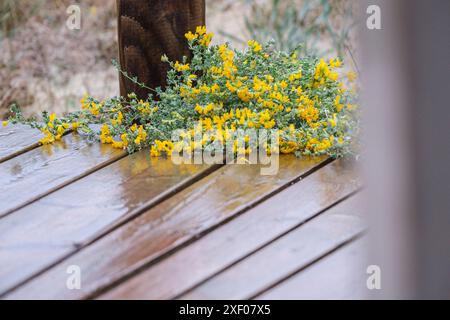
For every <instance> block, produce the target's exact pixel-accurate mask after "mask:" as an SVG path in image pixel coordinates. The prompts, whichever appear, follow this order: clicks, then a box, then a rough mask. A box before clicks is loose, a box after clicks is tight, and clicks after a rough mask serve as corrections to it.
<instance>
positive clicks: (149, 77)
mask: <svg viewBox="0 0 450 320" xmlns="http://www.w3.org/2000/svg"><path fill="white" fill-rule="evenodd" d="M117 7H118V19H119V21H118V30H119V61H120V64H121V66H122V69H123V70H124V71H127V72H128V74H129V75H131V76H133V77H134V76H135V77H137V78H138V80H139V82H143V83H145V84H146V86H148V87H150V88H156V87H159V86H165V85H166V74H167V71H168V65H167V64H166V63H162V62H161V56H162V55H164V54H166V55H167V56H168V57H169V59H170V60H171V61H176V60H179V61H181V60H182V57H183V56H186V57H190V56H191V53H190V51H189V48H188V45H187V41H186V39H185V37H184V35H185V33H187V32H188V31H195V28H196V27H197V26H203V25H205V0H117ZM120 92H121V95H122V96H125V95H127V94H128V93H131V92H135V93H136V94H137V95H138V97H139V98H141V99H145V98H147V96H148V94H149V93H150V92H149V91H148V90H147V89H145V88H141V87H139V86H137V85H136V84H134V83H132V82H131V81H129V80H127V79H126V78H125V77H123V76H122V75H121V77H120Z"/></svg>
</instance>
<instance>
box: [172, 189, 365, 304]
mask: <svg viewBox="0 0 450 320" xmlns="http://www.w3.org/2000/svg"><path fill="white" fill-rule="evenodd" d="M358 201H359V199H358V197H352V198H350V199H349V200H346V201H344V202H342V203H340V204H338V205H336V206H335V207H333V208H331V209H330V210H328V211H327V212H326V213H324V214H322V215H320V216H319V217H317V218H315V219H313V220H311V221H309V222H307V223H306V224H305V225H303V226H300V227H299V228H297V229H295V230H293V231H292V232H290V233H289V234H287V235H285V236H284V237H282V238H280V239H278V240H277V241H275V242H273V243H271V244H270V245H268V246H266V247H264V248H262V249H261V250H259V251H257V252H256V253H254V254H252V255H251V256H249V257H248V258H246V259H244V260H242V261H240V262H239V263H237V264H235V265H233V266H232V267H231V268H229V269H227V270H225V271H223V272H222V273H220V274H219V275H217V276H215V277H214V278H212V279H210V280H208V281H207V282H205V283H203V284H201V285H200V286H198V287H196V288H194V289H193V290H191V291H190V292H188V293H187V294H184V295H183V296H181V297H180V299H192V300H195V299H200V300H202V299H251V298H253V297H254V296H256V295H258V294H259V293H260V292H262V291H264V290H266V289H268V288H270V287H271V286H273V285H274V284H276V283H278V282H280V281H282V280H283V279H284V278H285V277H289V276H290V275H292V274H294V273H296V272H298V271H299V270H301V269H302V268H304V267H306V266H308V265H309V264H311V263H313V262H315V261H316V260H317V259H319V258H321V257H323V256H325V255H327V254H329V253H330V252H332V251H333V250H335V249H336V248H338V247H339V246H341V245H343V244H344V243H346V242H348V241H350V240H351V239H353V238H355V237H356V236H358V235H359V234H361V232H363V230H364V229H365V223H364V222H363V220H362V217H361V216H362V215H361V212H360V210H359V209H358V206H357V202H358Z"/></svg>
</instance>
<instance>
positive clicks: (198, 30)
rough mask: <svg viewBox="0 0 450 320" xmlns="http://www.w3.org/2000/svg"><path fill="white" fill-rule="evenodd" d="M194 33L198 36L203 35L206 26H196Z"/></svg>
mask: <svg viewBox="0 0 450 320" xmlns="http://www.w3.org/2000/svg"><path fill="white" fill-rule="evenodd" d="M195 33H197V35H199V36H202V35H204V34H205V33H206V26H198V27H197V29H196V31H195Z"/></svg>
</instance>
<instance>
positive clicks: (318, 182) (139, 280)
mask: <svg viewBox="0 0 450 320" xmlns="http://www.w3.org/2000/svg"><path fill="white" fill-rule="evenodd" d="M340 164H341V163H340V161H337V162H333V163H331V164H329V165H327V166H326V167H324V168H321V169H320V170H319V171H316V172H315V173H314V174H312V175H310V176H308V178H306V179H305V180H304V181H303V182H302V183H299V184H295V185H293V186H291V187H289V188H288V189H286V190H285V191H283V192H281V193H279V194H278V195H276V196H274V197H273V198H270V199H269V200H267V201H265V202H263V203H261V204H260V205H259V206H257V207H255V208H254V209H252V210H249V211H248V212H246V214H244V215H241V216H240V217H237V218H236V219H233V220H232V221H230V222H229V223H227V224H225V225H223V226H222V227H221V228H220V229H217V230H215V231H214V232H212V233H209V234H208V235H206V236H205V237H203V238H202V239H200V240H198V241H196V242H195V243H193V244H191V245H190V246H187V247H185V248H183V249H182V250H179V251H178V252H176V253H175V254H174V255H172V256H170V257H168V258H167V259H165V260H162V261H159V262H157V263H155V264H153V265H151V266H149V268H148V269H147V270H143V271H142V272H141V273H137V274H135V275H134V277H131V278H130V279H126V280H127V281H124V282H123V284H121V285H119V286H118V287H116V288H111V289H112V290H111V291H110V292H104V295H103V296H101V297H100V298H114V299H116V298H118V299H121V298H127V299H128V298H130V299H172V298H176V297H178V296H179V295H182V294H183V293H184V292H186V291H189V290H190V289H191V288H193V287H195V286H196V285H197V284H198V283H202V282H204V281H206V280H208V279H210V278H211V277H214V276H215V275H217V274H218V273H220V272H221V271H222V270H224V269H226V268H228V267H230V266H232V265H234V264H236V263H238V262H239V261H242V260H243V259H245V258H246V257H248V256H250V255H252V253H253V252H255V251H258V250H259V249H261V248H263V247H265V246H266V245H268V244H270V243H273V242H274V241H276V240H277V239H279V238H280V237H283V236H284V235H285V234H287V233H289V232H290V231H292V230H295V229H296V228H298V227H300V226H302V225H303V224H305V223H306V222H308V221H311V219H313V218H315V217H317V216H320V215H321V214H323V212H324V211H326V210H327V209H329V208H332V207H334V206H335V205H338V204H340V203H341V202H343V201H344V200H346V199H347V198H348V197H350V196H352V195H353V194H354V193H355V192H356V191H357V190H358V188H359V183H355V182H354V181H352V175H351V174H349V173H348V172H347V173H346V172H345V170H344V171H343V168H342V167H341V166H340ZM330 191H331V192H330ZM274 205H275V206H274ZM276 209H278V210H276ZM218 252H219V253H220V254H217V253H218ZM154 288H158V289H157V290H154Z"/></svg>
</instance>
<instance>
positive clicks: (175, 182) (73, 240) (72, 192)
mask: <svg viewBox="0 0 450 320" xmlns="http://www.w3.org/2000/svg"><path fill="white" fill-rule="evenodd" d="M214 168H217V166H209V165H176V164H174V163H173V162H172V161H171V160H170V159H165V158H151V157H150V155H149V152H148V151H142V152H139V153H136V154H132V155H130V156H128V157H125V158H123V159H121V160H119V161H117V162H115V163H113V164H111V165H109V166H107V167H105V168H103V169H101V170H99V171H96V172H94V173H92V174H91V175H89V176H87V177H85V178H83V179H81V180H79V181H76V182H74V183H73V184H71V185H69V186H67V187H65V188H63V189H60V190H58V191H56V192H54V193H52V194H51V195H49V196H47V197H44V198H42V199H40V200H38V201H36V202H34V203H32V204H30V205H28V206H26V207H24V208H22V209H21V210H18V211H16V212H14V214H12V215H10V216H8V217H5V218H4V219H1V220H0V294H1V293H4V292H6V291H7V290H9V289H11V288H13V287H14V286H17V285H18V284H20V283H22V282H24V281H25V280H27V279H30V277H32V276H33V275H34V274H36V273H38V272H39V271H41V270H44V269H45V268H46V267H48V266H50V265H51V264H53V263H55V262H57V261H58V260H60V259H62V258H64V257H65V256H67V255H68V254H70V253H73V252H74V251H76V250H77V249H79V248H81V247H83V246H85V245H86V244H88V243H89V242H91V241H92V240H93V239H95V238H96V237H98V236H99V235H100V234H102V233H103V232H106V231H107V230H110V229H111V228H112V227H113V226H115V225H117V224H118V223H120V222H121V221H124V220H126V219H129V218H131V217H133V216H135V215H137V214H139V213H141V212H142V211H143V210H145V209H148V208H150V207H151V206H153V205H155V204H157V203H158V202H161V201H162V200H163V199H164V198H167V197H168V196H170V195H172V194H174V193H175V192H177V191H179V190H180V189H182V188H183V187H185V186H186V185H188V184H189V183H193V182H195V181H196V180H197V179H200V178H201V177H202V175H206V174H208V173H209V171H210V170H213V169H214ZM30 235H32V236H30Z"/></svg>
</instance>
